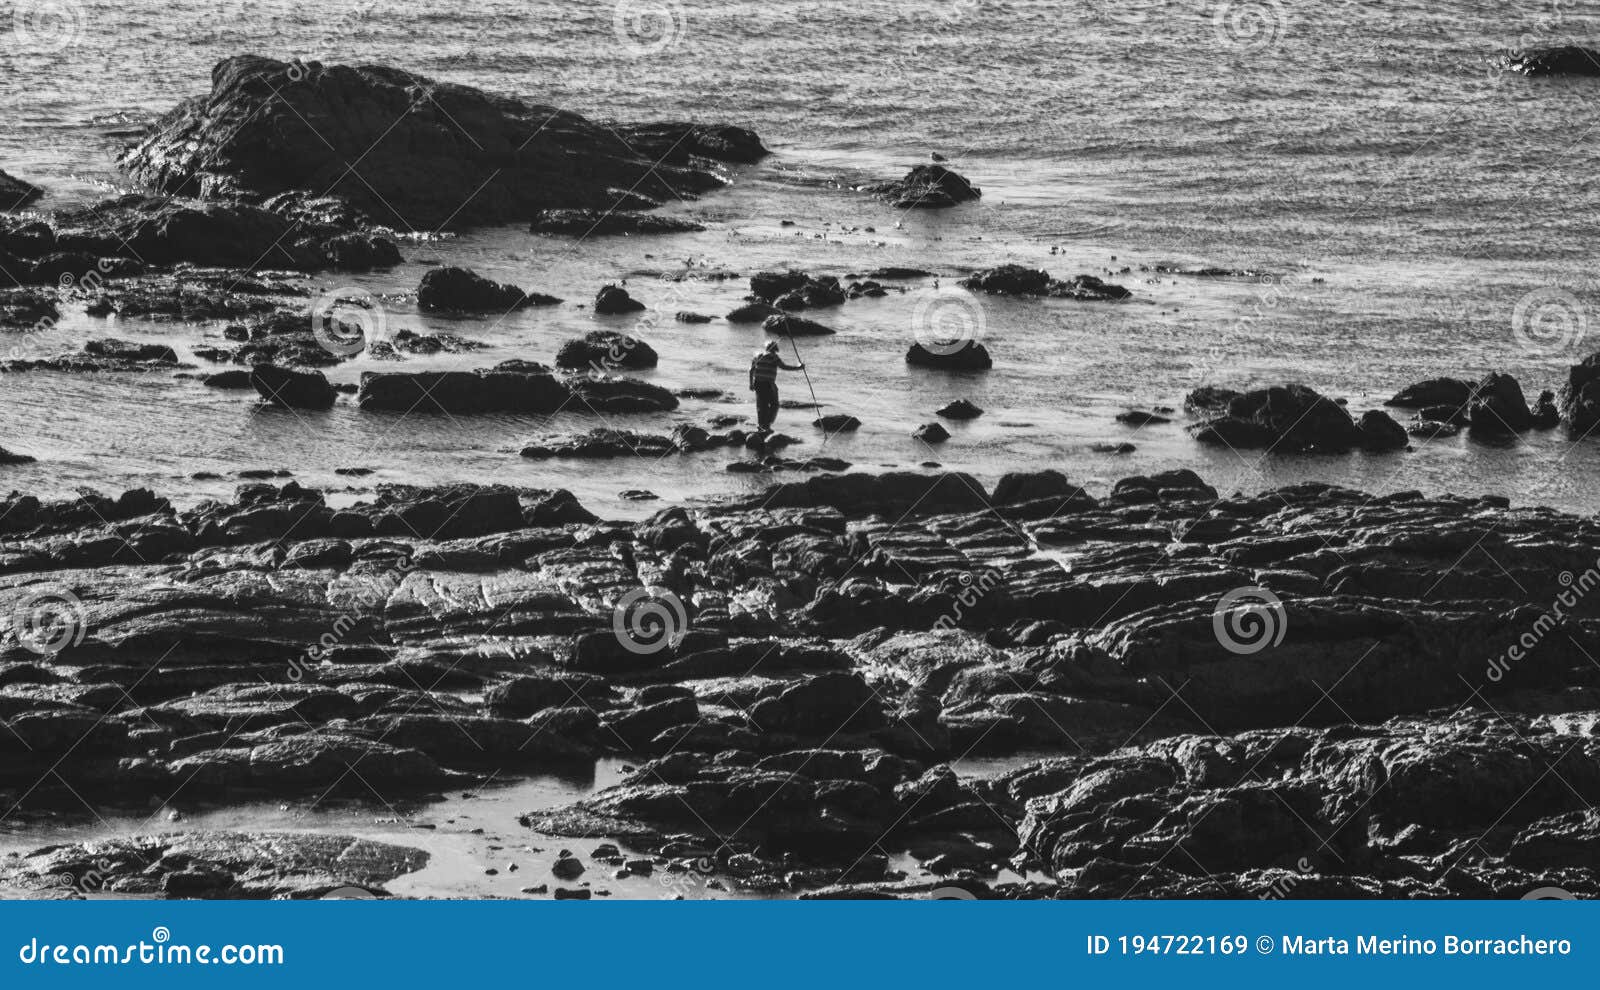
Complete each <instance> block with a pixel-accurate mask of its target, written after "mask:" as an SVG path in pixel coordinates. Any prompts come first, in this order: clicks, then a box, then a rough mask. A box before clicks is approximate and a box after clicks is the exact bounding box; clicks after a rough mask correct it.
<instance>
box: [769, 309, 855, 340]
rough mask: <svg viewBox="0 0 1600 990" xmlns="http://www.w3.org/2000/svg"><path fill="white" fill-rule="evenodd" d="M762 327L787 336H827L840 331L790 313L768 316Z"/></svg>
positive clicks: (770, 331)
mask: <svg viewBox="0 0 1600 990" xmlns="http://www.w3.org/2000/svg"><path fill="white" fill-rule="evenodd" d="M761 329H763V330H765V331H766V332H767V333H779V334H783V335H784V336H786V337H827V336H831V335H833V334H835V333H838V331H837V330H835V329H833V328H832V327H829V326H823V325H822V324H821V323H818V322H816V321H815V320H804V319H801V318H800V317H798V316H791V315H789V314H788V313H784V314H782V315H780V316H769V317H767V319H766V321H765V322H764V323H762V324H761Z"/></svg>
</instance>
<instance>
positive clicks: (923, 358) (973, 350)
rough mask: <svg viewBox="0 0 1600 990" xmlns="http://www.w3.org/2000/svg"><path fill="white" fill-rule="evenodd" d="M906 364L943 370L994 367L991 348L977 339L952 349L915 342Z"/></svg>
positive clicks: (977, 369)
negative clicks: (929, 346)
mask: <svg viewBox="0 0 1600 990" xmlns="http://www.w3.org/2000/svg"><path fill="white" fill-rule="evenodd" d="M906 364H910V365H915V366H917V367H919V368H938V369H940V370H941V371H987V370H988V369H990V368H992V367H994V359H993V358H991V357H990V356H989V349H988V348H987V347H984V346H983V345H982V344H980V343H978V342H977V341H975V340H969V341H967V342H966V343H965V344H963V345H962V346H961V347H960V348H958V349H956V350H954V351H950V350H949V349H948V348H947V347H944V346H937V347H934V348H931V349H930V348H928V347H924V346H922V344H921V343H920V342H919V343H915V344H912V345H911V349H910V350H909V351H907V352H906Z"/></svg>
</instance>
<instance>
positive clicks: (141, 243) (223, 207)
mask: <svg viewBox="0 0 1600 990" xmlns="http://www.w3.org/2000/svg"><path fill="white" fill-rule="evenodd" d="M54 225H55V234H56V246H57V247H58V248H59V249H60V250H62V251H76V252H83V253H85V254H89V255H93V256H95V257H108V256H110V257H127V258H133V259H135V260H137V261H141V262H147V263H149V264H154V265H175V264H178V263H179V262H189V263H192V264H196V265H224V266H230V267H238V268H249V269H252V270H255V269H259V268H287V269H293V270H297V271H319V270H322V269H328V268H349V269H357V270H364V269H368V268H383V267H389V266H391V265H397V264H399V263H400V252H399V249H398V248H397V247H396V246H395V244H394V241H392V240H389V239H387V238H382V237H377V238H373V239H371V241H370V243H367V244H366V245H365V247H364V248H363V249H362V250H360V251H357V250H355V247H356V245H354V244H352V243H351V242H350V241H348V240H344V239H343V238H347V237H348V236H350V235H351V232H350V231H348V230H343V229H340V228H336V227H318V226H308V225H306V224H302V223H296V222H295V221H293V220H289V219H287V218H285V217H282V216H280V215H278V214H276V213H272V212H270V211H268V210H265V209H263V208H261V207H259V206H251V205H248V204H245V203H233V202H215V201H207V200H199V199H171V198H166V197H159V196H141V195H138V194H129V195H126V196H120V197H118V198H116V199H111V200H106V201H105V202H103V203H98V204H95V205H94V206H89V207H85V208H83V209H79V210H72V211H70V212H66V213H60V214H57V215H56V217H55V220H54Z"/></svg>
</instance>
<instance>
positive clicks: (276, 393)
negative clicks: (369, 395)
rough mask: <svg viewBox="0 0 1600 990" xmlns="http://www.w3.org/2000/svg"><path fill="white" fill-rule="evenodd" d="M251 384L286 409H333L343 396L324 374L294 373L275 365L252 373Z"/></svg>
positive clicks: (264, 366)
mask: <svg viewBox="0 0 1600 990" xmlns="http://www.w3.org/2000/svg"><path fill="white" fill-rule="evenodd" d="M250 384H251V386H253V387H254V388H255V390H256V391H257V392H259V393H261V398H263V399H265V400H266V401H267V402H269V403H271V404H272V405H275V406H283V407H284V408H286V409H312V410H316V409H331V408H333V403H334V401H335V400H336V399H337V398H338V397H339V393H338V392H337V391H336V390H335V389H334V387H333V386H332V385H329V384H328V379H327V377H326V376H324V375H323V374H322V372H320V371H293V370H290V369H288V368H279V367H277V366H276V365H271V364H258V365H255V366H253V367H252V368H251V369H250Z"/></svg>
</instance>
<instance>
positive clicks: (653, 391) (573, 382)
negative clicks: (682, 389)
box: [566, 375, 678, 413]
mask: <svg viewBox="0 0 1600 990" xmlns="http://www.w3.org/2000/svg"><path fill="white" fill-rule="evenodd" d="M566 386H567V389H568V391H569V392H571V394H572V404H571V406H569V407H568V408H570V409H573V410H575V411H579V412H581V411H584V410H588V411H590V412H595V413H659V412H671V411H672V410H674V409H676V408H678V397H677V396H675V395H673V394H672V393H671V392H670V391H668V390H667V389H664V388H662V387H661V386H660V385H652V384H650V383H649V382H642V381H639V380H638V379H637V378H618V377H615V376H609V375H608V376H606V377H600V378H595V377H590V378H577V377H575V378H569V379H567V382H566Z"/></svg>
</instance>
